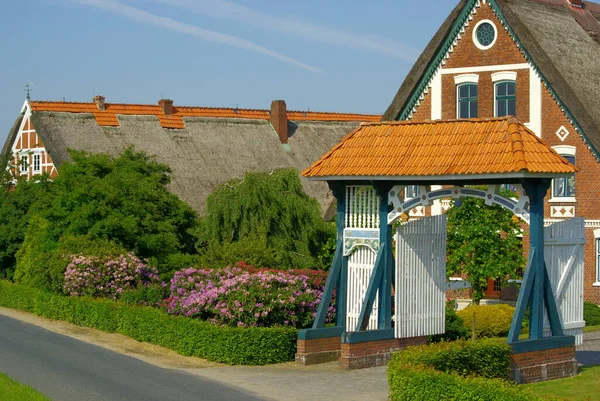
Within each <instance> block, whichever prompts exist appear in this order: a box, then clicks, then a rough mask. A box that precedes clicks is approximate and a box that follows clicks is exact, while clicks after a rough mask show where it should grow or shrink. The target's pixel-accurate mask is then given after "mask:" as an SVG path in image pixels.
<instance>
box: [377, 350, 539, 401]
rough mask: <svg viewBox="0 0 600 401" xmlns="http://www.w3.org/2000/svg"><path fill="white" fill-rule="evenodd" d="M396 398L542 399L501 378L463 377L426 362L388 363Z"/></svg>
mask: <svg viewBox="0 0 600 401" xmlns="http://www.w3.org/2000/svg"><path fill="white" fill-rule="evenodd" d="M388 379H389V383H390V399H391V400H392V401H431V400H437V401H446V400H448V401H450V400H452V401H454V400H461V401H541V400H542V399H541V398H538V397H536V396H534V395H532V394H530V393H529V392H528V391H526V390H524V389H522V388H519V387H518V386H517V385H515V384H511V383H509V382H507V381H504V380H499V379H486V378H482V377H468V378H465V377H462V376H458V375H452V374H448V373H443V372H439V371H437V370H435V369H433V368H431V367H427V366H425V365H402V364H401V363H399V362H398V361H395V360H392V361H391V362H390V364H389V366H388Z"/></svg>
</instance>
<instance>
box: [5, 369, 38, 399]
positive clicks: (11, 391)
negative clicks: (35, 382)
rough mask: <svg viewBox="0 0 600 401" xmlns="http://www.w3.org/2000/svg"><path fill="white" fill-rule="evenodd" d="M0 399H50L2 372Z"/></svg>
mask: <svg viewBox="0 0 600 401" xmlns="http://www.w3.org/2000/svg"><path fill="white" fill-rule="evenodd" d="M0 400H2V401H49V400H50V399H49V398H46V397H44V396H43V395H41V394H40V393H38V392H37V391H35V390H34V389H32V388H31V387H29V386H26V385H24V384H21V383H18V382H16V381H14V380H12V379H10V378H9V377H8V376H6V375H4V374H2V373H0Z"/></svg>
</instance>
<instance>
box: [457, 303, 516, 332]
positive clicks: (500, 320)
mask: <svg viewBox="0 0 600 401" xmlns="http://www.w3.org/2000/svg"><path fill="white" fill-rule="evenodd" d="M514 313H515V308H513V307H512V306H510V305H506V304H497V305H470V306H468V307H466V308H465V309H463V310H460V311H458V316H460V317H461V318H462V319H463V321H464V324H465V327H466V328H467V330H469V331H471V330H472V328H473V314H475V336H477V338H485V337H506V336H507V335H508V331H509V330H510V324H511V322H512V318H513V315H514Z"/></svg>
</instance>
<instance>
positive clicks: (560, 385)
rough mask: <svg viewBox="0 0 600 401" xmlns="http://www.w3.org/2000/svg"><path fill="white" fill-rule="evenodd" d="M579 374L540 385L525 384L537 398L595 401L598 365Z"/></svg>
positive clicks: (599, 369) (582, 369) (599, 372)
mask: <svg viewBox="0 0 600 401" xmlns="http://www.w3.org/2000/svg"><path fill="white" fill-rule="evenodd" d="M580 369H581V372H580V373H579V375H577V376H576V377H570V378H568V379H560V380H551V381H547V382H542V383H532V384H525V385H524V386H525V387H527V388H529V389H530V390H531V391H532V392H533V393H534V394H535V395H537V396H539V397H544V398H549V397H555V398H550V399H558V400H569V401H586V400H597V399H598V397H600V393H599V391H600V387H599V386H598V383H599V382H600V365H599V366H590V367H582V368H580Z"/></svg>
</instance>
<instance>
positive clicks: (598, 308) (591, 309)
mask: <svg viewBox="0 0 600 401" xmlns="http://www.w3.org/2000/svg"><path fill="white" fill-rule="evenodd" d="M583 320H585V325H586V326H600V305H596V304H594V303H591V302H584V303H583Z"/></svg>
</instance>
